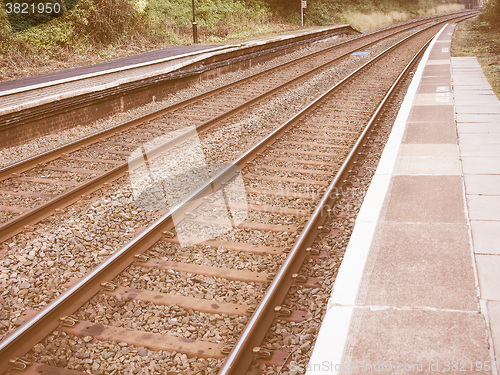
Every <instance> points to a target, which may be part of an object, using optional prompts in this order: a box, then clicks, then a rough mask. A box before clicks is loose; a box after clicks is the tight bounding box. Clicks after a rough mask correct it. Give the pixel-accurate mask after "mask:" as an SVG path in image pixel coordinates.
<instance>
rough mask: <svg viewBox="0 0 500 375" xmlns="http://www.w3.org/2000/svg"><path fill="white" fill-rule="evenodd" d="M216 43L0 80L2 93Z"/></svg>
mask: <svg viewBox="0 0 500 375" xmlns="http://www.w3.org/2000/svg"><path fill="white" fill-rule="evenodd" d="M215 47H218V46H215V45H213V46H212V45H194V46H177V47H169V48H162V49H158V50H154V51H149V52H144V53H140V54H137V55H133V56H127V57H122V58H119V59H114V60H110V61H105V62H102V63H98V64H93V65H86V66H80V67H77V68H72V69H65V70H60V71H56V72H52V73H46V74H39V75H35V76H31V77H25V78H19V79H14V80H10V81H3V82H0V93H1V92H2V91H7V90H13V89H18V88H21V87H27V86H34V85H38V84H40V83H48V82H53V81H58V80H62V79H66V78H71V77H78V76H83V75H86V74H91V73H99V72H103V71H106V70H110V69H116V68H123V67H127V66H131V65H136V64H141V63H146V62H149V61H155V60H161V59H165V58H168V57H175V56H179V55H184V54H186V53H190V52H198V51H203V50H206V49H211V48H215Z"/></svg>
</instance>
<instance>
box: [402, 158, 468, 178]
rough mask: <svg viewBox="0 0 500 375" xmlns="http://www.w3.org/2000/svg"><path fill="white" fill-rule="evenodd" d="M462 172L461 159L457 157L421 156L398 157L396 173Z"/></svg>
mask: <svg viewBox="0 0 500 375" xmlns="http://www.w3.org/2000/svg"><path fill="white" fill-rule="evenodd" d="M461 172H462V167H461V165H460V161H459V160H457V159H455V158H451V157H450V158H438V157H427V158H424V157H421V158H418V157H416V158H404V157H401V158H398V160H397V161H396V165H395V166H394V170H393V173H394V174H395V175H438V176H442V175H457V176H459V175H460V174H461Z"/></svg>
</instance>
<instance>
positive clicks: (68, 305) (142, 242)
mask: <svg viewBox="0 0 500 375" xmlns="http://www.w3.org/2000/svg"><path fill="white" fill-rule="evenodd" d="M430 27H434V26H430ZM424 30H426V29H424ZM424 30H421V31H417V32H416V33H414V34H412V35H410V36H408V37H407V38H405V39H403V40H402V41H400V42H398V43H397V44H395V45H393V46H392V47H390V48H389V49H387V50H386V51H384V52H382V53H381V54H379V55H378V56H376V57H375V58H373V59H372V60H370V61H368V62H367V63H365V64H364V65H363V66H362V67H360V68H358V69H357V70H356V71H355V72H353V73H351V74H350V75H349V76H348V77H346V78H344V79H343V80H342V81H340V82H339V83H337V84H336V85H334V86H333V87H331V88H330V89H329V90H327V91H326V92H325V93H324V94H322V95H321V96H320V97H318V98H317V99H316V100H314V101H313V102H312V103H310V104H309V105H308V106H306V107H305V108H303V109H302V110H301V111H300V112H299V113H297V114H296V115H294V116H293V117H292V118H290V119H289V120H288V121H286V122H285V123H283V124H281V125H280V126H279V127H277V128H276V129H275V130H274V131H273V132H272V133H270V134H269V135H267V136H266V137H265V138H264V139H262V140H261V141H260V142H259V143H257V144H256V145H254V146H253V147H252V148H251V149H249V150H247V151H246V152H245V153H244V154H243V155H241V156H240V157H239V158H237V159H236V160H235V161H234V162H233V166H228V167H226V168H224V169H223V170H221V171H220V172H219V173H218V174H217V175H216V176H214V177H213V178H212V179H210V180H209V181H207V182H206V183H205V184H204V185H203V186H201V187H200V188H198V189H197V190H196V191H194V192H193V193H192V194H191V195H190V196H188V197H186V198H185V199H184V200H183V201H182V202H180V203H179V204H178V205H176V206H175V207H173V208H172V209H171V210H170V211H169V212H168V213H166V214H165V215H164V216H162V217H161V218H159V219H158V220H156V221H155V222H154V223H153V224H152V225H150V226H149V227H148V228H146V229H145V230H144V231H143V232H142V233H141V234H139V235H138V236H137V237H135V238H134V239H133V240H132V241H131V242H129V243H128V244H127V245H125V246H123V247H122V248H121V249H120V250H118V251H117V252H116V253H114V254H113V255H111V256H110V257H109V258H107V259H106V260H105V261H104V262H103V263H101V264H100V265H99V266H97V267H96V268H95V269H94V270H92V271H91V272H89V273H88V274H87V275H85V276H84V277H83V278H82V279H81V280H80V281H79V282H77V283H76V284H75V285H73V286H72V287H70V288H69V289H67V290H66V291H65V292H63V294H61V295H60V296H59V297H58V298H56V299H55V300H54V301H53V302H51V303H50V304H49V305H47V306H46V307H45V308H44V309H43V310H41V311H40V312H39V313H38V314H37V315H35V316H34V317H33V318H31V319H30V320H29V321H28V322H26V323H25V324H24V325H22V326H21V327H19V328H18V329H17V330H15V331H14V332H12V333H11V334H10V335H9V336H8V337H7V338H5V339H4V340H3V341H2V342H1V343H0V372H1V371H4V370H6V369H7V368H8V367H9V360H10V359H13V358H15V357H19V356H22V355H24V353H26V352H27V351H28V350H30V349H31V348H32V347H33V345H35V344H36V343H37V342H39V341H40V340H42V339H43V338H44V337H45V336H47V335H48V334H50V332H52V331H53V330H54V329H56V328H57V326H58V324H59V319H60V318H61V317H63V316H66V315H70V314H72V313H74V312H75V311H76V310H77V309H78V308H79V307H80V306H82V305H83V304H84V303H85V302H86V301H88V300H89V299H90V298H91V297H92V296H94V295H95V294H96V293H98V292H99V291H100V289H101V283H102V282H104V281H109V280H111V279H113V278H114V277H115V276H116V275H118V274H119V273H120V272H122V271H123V270H124V269H125V268H126V267H128V266H129V265H131V264H132V263H133V262H134V260H135V255H137V254H140V253H142V252H144V251H146V250H147V249H148V248H150V247H151V246H153V245H154V244H155V243H156V242H157V241H158V240H160V238H161V237H162V233H163V232H164V231H165V230H170V229H171V228H173V226H174V224H173V217H174V216H175V217H182V216H183V215H184V214H183V213H184V212H185V207H187V206H190V205H192V204H193V203H194V202H196V201H197V200H199V199H200V198H203V197H204V196H205V195H206V194H208V193H210V192H212V189H213V188H215V189H219V188H220V187H221V186H222V185H223V184H224V182H225V181H228V180H229V179H230V178H232V177H233V176H234V174H235V173H236V172H237V170H236V169H235V168H234V166H238V167H239V168H241V167H242V166H243V165H245V164H246V163H248V162H249V161H251V160H253V159H254V158H256V157H257V154H258V153H259V152H261V151H264V150H265V149H266V148H267V147H268V145H269V144H271V143H272V142H273V141H274V140H275V139H277V138H279V137H280V136H281V135H283V134H284V132H285V131H286V130H288V129H289V128H290V127H291V126H293V125H295V124H296V123H297V122H298V121H300V120H301V119H302V118H304V116H305V115H306V114H308V113H310V112H311V111H312V110H313V109H314V108H317V107H318V106H319V105H321V104H322V103H323V102H324V101H325V100H326V99H327V97H328V96H330V95H331V94H332V93H333V92H334V91H336V90H337V89H338V88H339V87H341V86H343V85H344V84H345V83H347V82H348V81H349V80H350V79H351V78H352V77H354V76H356V75H358V74H359V73H360V72H361V71H362V70H364V69H365V68H366V67H367V66H369V65H372V63H373V62H374V61H378V60H379V59H380V58H381V57H382V56H383V55H385V54H386V53H388V51H389V50H392V49H394V48H396V46H398V45H400V44H402V43H404V42H405V41H406V40H407V39H409V38H411V37H413V36H414V35H416V34H419V33H421V32H423V31H424ZM357 144H359V142H358V143H357ZM342 170H343V169H342ZM337 176H339V174H337ZM337 180H338V177H337V178H336V179H335V181H337ZM321 202H323V200H322V201H321ZM316 211H317V210H316ZM316 211H315V213H316ZM315 217H316V216H315ZM316 220H317V218H316V219H314V220H313V219H311V220H310V221H309V225H308V226H307V232H305V231H306V229H304V231H303V232H302V233H301V235H300V236H299V241H302V242H307V236H306V235H305V233H309V232H310V231H311V228H313V224H312V223H314V222H315V221H316ZM298 248H299V246H297V245H296V246H294V248H293V249H292V251H291V253H290V254H289V256H288V257H287V259H286V260H285V264H284V266H285V265H286V267H285V268H284V267H281V268H280V272H279V273H278V275H277V278H280V279H282V278H284V277H283V275H284V274H286V275H288V273H289V272H288V271H285V270H286V269H288V267H290V266H289V264H292V265H293V264H295V262H292V261H291V260H290V259H294V258H295V257H297V256H298V255H300V254H301V253H300V252H299V251H298V250H297V249H298ZM276 285H277V281H276V282H275V281H273V283H272V284H271V286H272V287H273V289H272V293H271V296H273V298H271V299H270V298H269V297H268V296H269V295H270V293H266V297H265V300H264V301H263V302H261V304H260V305H259V307H258V308H257V311H256V313H255V314H254V315H252V318H251V320H250V322H249V324H248V325H247V326H246V328H245V330H244V333H243V335H244V336H242V337H244V339H240V340H239V341H238V343H237V344H236V346H235V348H234V349H233V350H232V352H231V353H230V355H229V357H228V359H227V361H226V362H225V365H224V367H223V370H222V372H221V373H222V374H224V373H228V374H229V373H235V372H234V371H236V370H235V363H239V362H238V361H240V360H241V357H242V356H243V357H244V353H243V351H242V350H243V349H246V348H247V347H248V345H249V342H250V343H253V342H254V341H253V340H250V338H251V337H253V335H254V333H253V331H254V330H255V329H256V326H257V323H258V325H259V326H260V325H261V324H262V317H260V318H259V316H261V312H262V310H263V307H264V306H266V307H268V306H269V303H270V301H272V300H273V299H274V298H275V297H274V295H276V293H277V290H278V289H277V287H276ZM262 316H266V319H269V314H266V315H262ZM249 332H250V333H249ZM236 360H238V361H236ZM250 360H251V359H250ZM238 368H241V367H238ZM238 374H241V372H238Z"/></svg>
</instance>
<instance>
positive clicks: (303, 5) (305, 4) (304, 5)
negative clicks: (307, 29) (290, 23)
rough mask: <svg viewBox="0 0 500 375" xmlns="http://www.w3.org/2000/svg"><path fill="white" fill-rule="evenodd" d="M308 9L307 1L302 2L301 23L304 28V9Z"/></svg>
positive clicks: (302, 0)
mask: <svg viewBox="0 0 500 375" xmlns="http://www.w3.org/2000/svg"><path fill="white" fill-rule="evenodd" d="M306 8H307V0H301V5H300V20H301V21H300V23H301V25H302V26H304V9H306Z"/></svg>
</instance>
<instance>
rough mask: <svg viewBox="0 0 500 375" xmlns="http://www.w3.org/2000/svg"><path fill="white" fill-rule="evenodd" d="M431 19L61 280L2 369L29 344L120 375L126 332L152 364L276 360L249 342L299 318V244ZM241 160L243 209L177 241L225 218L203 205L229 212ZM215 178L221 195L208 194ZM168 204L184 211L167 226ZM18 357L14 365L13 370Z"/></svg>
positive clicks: (190, 367) (1, 354)
mask: <svg viewBox="0 0 500 375" xmlns="http://www.w3.org/2000/svg"><path fill="white" fill-rule="evenodd" d="M439 27H440V25H434V26H430V27H429V28H426V29H424V30H422V31H419V32H415V33H414V34H412V36H410V37H408V38H406V39H404V40H403V41H402V42H398V43H397V44H396V45H394V46H393V47H391V48H389V49H388V50H387V51H386V52H384V53H383V54H380V55H379V56H378V57H376V58H374V59H372V60H370V62H368V63H366V64H365V65H363V67H362V68H360V69H359V70H357V71H356V72H354V73H352V74H351V75H349V76H348V77H346V78H345V79H343V80H342V81H341V82H339V83H337V84H336V85H335V86H334V87H333V88H331V89H330V90H328V91H327V92H326V93H324V94H323V95H321V97H319V98H318V99H316V100H315V101H314V102H312V103H311V104H310V105H308V106H307V107H306V108H304V109H302V110H301V111H300V112H299V113H298V114H296V115H295V116H294V117H293V118H291V119H290V120H289V121H287V122H286V123H284V124H282V125H281V126H280V127H279V128H277V129H276V130H275V131H274V132H272V133H271V134H269V135H268V136H267V137H265V138H264V139H263V140H261V141H260V142H259V143H258V144H256V145H255V146H254V147H253V148H252V149H250V150H248V151H247V152H245V153H244V154H243V155H241V156H240V157H239V158H237V159H236V160H235V161H234V166H237V167H238V168H235V167H234V166H228V167H227V168H225V169H223V170H222V171H220V172H219V173H218V174H217V175H216V176H215V177H213V178H212V179H211V181H210V182H207V183H206V184H204V185H203V186H202V187H200V188H199V189H198V190H197V191H196V192H194V193H192V194H191V195H190V196H189V197H187V198H186V199H185V200H184V202H183V204H182V205H179V206H176V207H175V208H173V209H172V210H171V211H170V212H168V213H166V214H165V215H164V216H163V217H162V218H160V219H159V220H158V221H157V222H155V223H154V224H153V225H152V226H150V227H148V228H147V229H145V230H144V231H143V232H142V233H141V234H140V235H139V236H138V237H136V238H135V239H134V240H133V241H132V242H130V243H129V244H128V245H126V246H125V247H123V248H122V249H121V250H120V251H118V252H117V253H115V254H113V255H112V256H111V257H109V258H108V259H107V260H106V261H105V262H104V263H103V264H101V265H100V266H99V267H98V268H96V269H95V270H94V271H92V272H91V273H89V274H88V275H87V276H86V277H85V278H84V279H82V280H79V281H77V282H76V284H74V285H73V286H69V290H68V291H67V292H66V293H65V294H63V295H61V296H60V297H59V298H58V299H57V300H56V301H54V302H53V303H51V304H50V305H49V306H48V307H47V308H46V309H44V310H43V311H42V312H40V313H39V314H38V315H36V316H35V317H34V318H32V319H31V320H30V321H29V322H28V323H27V324H26V325H24V326H22V327H21V328H20V329H18V330H17V331H15V332H14V334H13V335H11V336H10V337H9V338H7V339H6V340H4V341H3V342H2V344H1V346H0V361H1V362H0V366H3V367H0V368H1V369H2V370H3V369H5V368H6V367H5V366H7V363H8V360H11V359H13V357H15V356H20V355H23V354H24V353H25V352H27V351H28V350H30V348H32V347H33V346H35V348H34V350H33V351H31V352H30V353H29V354H28V357H29V359H30V360H33V361H42V362H44V363H50V364H52V365H54V364H56V365H57V364H59V365H68V363H69V366H70V367H75V361H74V358H77V359H78V358H79V359H83V360H84V363H83V364H81V363H80V364H78V365H77V366H76V367H77V368H78V369H79V370H83V369H84V368H86V369H91V370H92V371H95V372H96V373H112V372H113V371H115V372H118V373H122V370H123V367H120V366H122V365H123V364H120V363H122V362H123V358H122V360H121V361H117V362H114V363H111V364H110V363H109V362H110V361H107V360H106V359H108V358H110V356H108V353H112V356H113V358H117V357H118V358H120V357H130V354H131V350H130V347H128V346H126V344H124V343H128V344H130V345H133V346H137V347H144V348H150V349H153V350H159V352H148V350H147V349H141V350H140V351H138V352H137V353H135V354H136V355H135V356H132V358H133V359H132V361H131V362H127V363H128V365H127V366H131V364H132V367H133V366H134V363H135V365H137V363H139V362H140V359H141V358H140V357H142V356H143V355H144V356H148V355H151V356H153V354H150V353H157V354H154V361H152V360H151V358H148V361H147V363H149V369H148V371H151V372H153V373H165V372H166V371H174V372H181V373H197V372H200V371H206V372H207V373H216V372H217V371H219V370H220V373H223V374H230V373H231V374H242V373H244V372H245V371H246V369H247V368H248V366H249V365H250V364H251V362H252V360H253V359H254V358H257V359H258V360H261V361H263V362H267V363H272V364H276V365H280V364H282V363H283V361H284V360H285V359H286V358H287V357H288V354H287V353H280V352H279V351H273V352H271V351H268V350H265V349H263V348H259V347H258V346H259V345H260V343H261V341H262V339H263V338H264V335H265V334H266V332H267V329H268V328H269V326H270V325H271V323H272V321H273V319H274V318H275V315H276V314H277V315H278V318H279V319H283V320H288V321H296V322H300V321H304V320H306V319H307V318H308V316H307V313H306V312H305V311H300V310H288V309H287V308H286V307H285V306H280V304H281V303H282V301H283V298H284V297H285V295H286V293H287V290H288V288H289V287H290V285H292V284H293V285H300V288H308V287H317V286H318V285H319V284H318V283H321V280H318V279H316V278H305V277H302V276H301V275H298V274H296V272H297V271H298V269H299V267H300V265H301V264H302V262H303V260H304V259H305V257H306V256H307V255H308V254H310V255H311V256H314V250H312V249H311V250H309V251H307V249H309V248H310V246H311V244H312V243H313V241H314V239H315V237H316V235H317V234H318V233H319V232H323V231H325V230H326V229H325V228H324V227H323V226H322V222H323V220H324V219H325V216H326V214H327V213H328V212H331V210H332V208H333V207H334V204H335V200H336V199H337V196H336V194H335V193H336V192H337V191H338V190H337V189H339V188H340V186H341V185H342V184H343V183H344V184H346V183H348V182H349V181H348V179H347V178H346V177H347V176H348V175H349V172H350V171H352V170H353V169H355V165H356V164H355V162H356V158H362V157H363V155H364V154H363V152H362V151H361V147H362V145H363V144H364V143H365V142H366V140H367V137H368V135H369V133H370V127H371V126H372V124H373V122H374V119H375V118H376V117H377V115H378V114H379V111H381V103H382V102H383V101H384V100H385V98H387V96H386V94H387V93H388V90H389V89H390V88H391V85H392V83H393V82H394V81H395V80H396V78H397V77H398V76H399V75H400V73H401V71H402V69H403V68H404V67H405V66H407V64H408V63H409V61H410V60H411V59H412V58H413V56H414V55H415V54H416V53H417V51H419V50H421V48H422V45H424V44H425V43H426V42H427V41H428V40H429V39H430V38H431V37H432V36H433V35H434V34H435V33H436V32H437V30H438V28H439ZM374 113H375V114H374ZM370 119H371V120H370ZM367 123H368V125H366V124H367ZM358 163H359V161H358ZM239 170H241V171H242V173H241V174H242V176H243V178H244V179H245V182H246V188H245V191H246V199H247V200H248V211H249V213H248V217H247V218H246V219H245V220H244V221H242V222H240V223H239V224H237V225H235V226H234V227H233V228H232V229H231V230H230V231H228V232H225V233H222V232H221V234H219V235H217V236H215V238H213V239H210V240H203V241H202V242H200V243H195V244H192V245H189V246H187V247H183V248H182V247H180V244H179V242H181V239H180V237H179V236H180V234H179V233H180V232H179V230H180V229H181V232H182V228H183V227H184V228H185V227H187V228H188V229H189V227H190V226H191V225H193V224H194V223H197V225H199V224H200V222H201V225H206V226H218V225H221V224H222V223H219V222H218V217H217V216H216V217H213V216H211V215H213V213H214V212H215V210H217V209H220V208H221V209H223V210H226V206H227V200H226V201H224V199H223V198H224V194H225V193H226V191H225V190H229V191H231V190H234V189H233V188H232V186H231V185H228V181H230V180H231V179H233V178H234V177H235V176H236V177H238V172H239ZM332 176H335V177H334V179H333V181H332ZM214 189H215V190H216V191H217V193H216V194H214V195H213V197H210V198H209V199H206V197H205V196H206V195H207V194H210V192H212V191H213V190H214ZM204 197H205V198H204ZM214 197H215V199H213V198H214ZM328 210H330V211H328ZM187 211H189V213H188V212H187ZM173 215H174V216H176V217H179V216H181V217H183V222H182V223H181V225H180V226H179V225H177V226H176V227H175V228H174V222H173V220H174V219H173ZM193 241H194V242H197V240H196V239H193ZM129 266H130V267H129ZM127 267H128V268H127ZM123 270H125V272H122V271H123ZM270 280H272V281H271V283H270V285H269V286H268V285H267V284H268V283H269V282H270ZM87 301H89V302H87ZM255 304H258V305H256V306H254V305H255ZM79 306H83V307H81V308H80V309H78V307H79ZM160 306H161V307H160ZM165 306H166V307H165ZM278 306H280V307H278ZM70 314H74V316H69V317H68V316H67V315H70ZM64 316H66V317H65V318H63V317H64ZM61 318H62V321H63V326H61V327H59V328H58V326H59V319H61ZM245 324H246V325H245ZM54 329H57V331H56V332H55V333H54V334H53V335H50V336H49V337H48V338H47V339H45V341H42V343H40V344H36V342H38V341H39V340H41V339H43V337H45V336H47V335H49V334H50V333H51V332H52V331H53V330H54ZM78 337H80V338H78ZM35 344H36V345H35ZM233 344H235V345H234V346H231V345H233ZM227 345H230V346H227ZM172 351H173V352H175V353H174V354H171V353H170V352H172ZM122 352H123V353H122ZM93 353H95V354H96V356H95V357H94V355H93ZM105 353H106V354H105ZM228 353H229V355H228V356H227V354H228ZM252 353H253V354H252ZM91 354H92V355H91ZM226 356H227V357H226ZM91 357H92V358H91ZM64 358H66V359H64ZM23 361H24V360H23V359H19V360H17V361H15V360H14V361H13V362H14V365H15V366H18V367H22V366H23V363H24V362H23ZM126 361H129V359H128V358H127V360H126ZM64 362H66V363H64ZM85 364H87V365H85ZM37 366H38V367H40V366H39V365H36V364H35V365H34V366H31V367H30V368H31V370H33V371H34V370H35V369H36V368H37ZM155 366H156V367H155ZM159 366H160V367H159ZM43 367H45V368H43ZM40 368H41V369H42V370H43V371H44V373H47V372H49V373H50V372H51V371H52V372H53V373H55V371H56V370H55V369H51V368H50V367H47V366H41V367H40ZM125 368H127V367H125ZM120 369H121V370H120ZM61 371H66V370H61ZM61 373H75V372H71V371H70V372H61Z"/></svg>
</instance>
